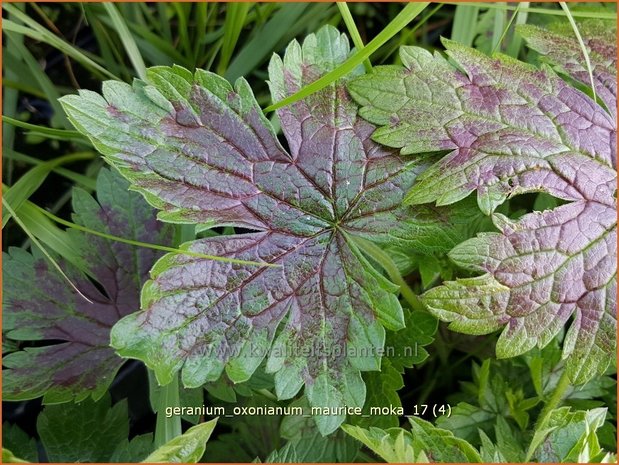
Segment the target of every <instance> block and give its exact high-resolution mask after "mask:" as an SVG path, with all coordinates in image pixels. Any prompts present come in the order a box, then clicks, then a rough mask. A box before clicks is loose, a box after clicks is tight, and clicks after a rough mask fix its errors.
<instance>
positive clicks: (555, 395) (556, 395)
mask: <svg viewBox="0 0 619 465" xmlns="http://www.w3.org/2000/svg"><path fill="white" fill-rule="evenodd" d="M569 387H570V378H569V376H568V374H567V370H565V369H564V370H563V373H561V377H560V378H559V381H558V382H557V385H556V386H555V389H554V391H553V392H552V395H551V396H550V399H548V402H546V405H544V408H543V409H542V411H541V413H540V415H539V419H538V422H537V426H540V425H541V424H542V423H543V422H544V421H545V420H546V417H547V416H548V415H549V414H550V412H551V411H552V410H554V409H555V408H557V406H558V405H559V403H560V402H561V400H563V396H564V395H565V391H566V390H567V389H568V388H569Z"/></svg>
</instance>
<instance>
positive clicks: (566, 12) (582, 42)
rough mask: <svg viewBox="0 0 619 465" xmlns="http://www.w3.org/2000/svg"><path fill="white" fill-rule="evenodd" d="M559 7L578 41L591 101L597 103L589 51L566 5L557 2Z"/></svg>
mask: <svg viewBox="0 0 619 465" xmlns="http://www.w3.org/2000/svg"><path fill="white" fill-rule="evenodd" d="M559 5H561V8H563V11H565V15H566V16H567V19H568V21H569V22H570V25H571V26H572V29H573V30H574V35H576V39H577V40H578V45H580V49H581V50H582V54H583V55H584V57H585V63H586V64H587V72H588V73H589V80H590V82H591V91H592V92H593V100H595V101H596V102H597V101H598V99H597V95H596V93H595V81H594V80H593V68H592V66H591V60H590V59H589V51H588V50H587V46H586V45H585V42H584V41H583V40H582V36H581V35H580V31H579V30H578V25H577V24H576V21H574V17H573V16H572V12H571V11H570V9H569V8H568V6H567V3H565V2H559Z"/></svg>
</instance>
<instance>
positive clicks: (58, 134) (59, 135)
mask: <svg viewBox="0 0 619 465" xmlns="http://www.w3.org/2000/svg"><path fill="white" fill-rule="evenodd" d="M2 122H3V123H7V124H10V125H11V126H15V127H18V128H22V129H28V130H29V131H30V132H32V133H34V134H38V135H41V136H46V137H50V138H54V139H59V140H73V139H79V140H82V141H84V142H87V141H86V139H85V138H84V136H82V134H80V133H79V132H77V131H73V130H69V129H54V128H50V127H47V126H39V125H37V124H30V123H26V122H25V121H20V120H18V119H15V118H11V117H10V116H2Z"/></svg>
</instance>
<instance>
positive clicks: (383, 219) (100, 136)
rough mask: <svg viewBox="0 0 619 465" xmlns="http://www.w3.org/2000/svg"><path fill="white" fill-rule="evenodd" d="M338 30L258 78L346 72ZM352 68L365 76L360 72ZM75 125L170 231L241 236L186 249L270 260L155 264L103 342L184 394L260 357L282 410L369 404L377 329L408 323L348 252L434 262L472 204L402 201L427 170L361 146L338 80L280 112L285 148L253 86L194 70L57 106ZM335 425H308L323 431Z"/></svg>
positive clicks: (283, 91) (167, 72) (240, 376)
mask: <svg viewBox="0 0 619 465" xmlns="http://www.w3.org/2000/svg"><path fill="white" fill-rule="evenodd" d="M348 54H349V46H348V42H347V40H346V38H345V36H342V35H340V34H339V33H338V32H337V31H336V30H335V29H334V28H331V27H326V28H323V29H321V30H320V31H319V32H318V33H317V34H316V35H310V36H308V37H307V38H306V39H305V41H304V43H303V45H300V44H299V43H297V42H296V41H293V42H292V43H291V44H290V45H289V47H288V48H287V51H286V54H285V56H284V57H283V59H282V58H280V57H279V56H276V55H275V56H273V58H272V60H271V63H270V66H269V78H270V88H271V92H272V96H273V100H274V101H279V100H281V99H282V98H285V97H286V96H289V95H292V94H293V93H295V92H296V91H297V90H298V89H300V88H301V87H303V86H305V85H306V84H308V83H310V82H313V81H315V80H316V79H318V78H319V77H320V76H322V75H324V74H325V73H327V72H329V71H330V70H332V69H334V68H335V67H336V66H337V65H338V64H340V63H342V62H343V61H344V60H345V59H346V57H347V56H348ZM357 74H358V72H357ZM62 104H63V106H64V108H65V110H66V112H67V114H68V115H69V118H70V119H71V121H72V122H73V123H74V125H75V126H76V127H77V128H78V129H79V130H80V131H81V132H83V133H84V134H86V135H87V136H88V137H89V138H90V139H91V140H92V141H93V143H94V144H95V146H96V147H97V148H98V149H99V150H100V151H101V152H102V153H103V154H104V156H105V157H106V158H107V160H108V161H109V162H110V163H112V164H113V165H115V166H116V167H118V169H119V170H120V171H121V172H122V173H123V174H124V175H125V176H126V177H127V178H128V179H129V180H130V181H131V184H132V188H133V189H137V190H139V191H140V192H142V193H143V194H144V196H145V197H146V199H147V200H148V201H149V202H150V203H151V204H153V205H154V206H156V207H158V208H159V209H160V210H161V212H160V213H159V217H160V218H161V219H163V220H167V221H173V222H186V223H207V224H210V225H232V226H235V227H243V228H249V229H252V230H254V231H255V232H252V233H247V234H237V235H232V236H222V237H215V238H208V239H201V240H197V241H194V242H191V243H189V244H187V247H188V248H189V249H190V250H193V251H198V252H201V253H209V254H213V255H219V256H226V257H234V258H240V259H247V260H252V261H263V262H266V263H269V264H275V265H279V266H278V267H269V268H267V267H256V266H243V265H237V264H230V263H222V262H214V261H209V260H204V259H196V258H194V257H188V256H181V255H166V256H165V257H163V258H162V259H161V260H160V261H159V262H158V263H157V264H156V265H155V267H154V268H153V270H152V272H151V280H150V281H149V282H148V283H147V284H146V285H145V287H144V289H143V293H142V309H143V311H142V312H140V313H137V314H135V315H131V316H129V317H126V318H124V319H123V320H121V321H120V322H119V323H118V324H117V325H116V326H115V327H114V330H113V331H112V345H113V346H114V347H115V348H116V349H117V350H118V352H119V353H120V354H121V355H123V356H125V357H132V358H137V359H140V360H143V361H144V362H145V363H146V364H147V365H148V366H149V367H151V368H152V369H153V370H154V371H155V373H156V376H157V378H158V380H159V382H160V383H167V382H168V381H170V380H171V377H172V376H173V375H174V373H176V372H177V371H179V370H182V381H183V383H184V384H185V386H188V387H194V386H200V385H202V384H203V383H205V382H210V381H214V380H217V379H218V378H219V377H220V375H221V374H222V372H223V371H224V370H225V371H226V373H227V375H228V377H229V378H230V379H231V380H232V381H234V382H237V383H238V382H243V381H245V380H247V379H248V378H249V377H250V376H251V375H252V373H253V372H254V370H255V369H256V368H257V367H258V365H259V364H260V363H262V361H263V360H264V359H266V369H267V371H269V372H271V373H274V374H275V390H276V393H277V395H278V397H279V398H280V399H289V398H292V397H293V396H295V395H296V394H297V392H298V391H299V390H300V389H301V388H302V387H303V386H304V385H305V392H306V394H307V397H308V399H309V402H310V404H311V405H313V406H318V407H340V406H343V405H348V406H363V403H364V399H365V386H364V383H363V380H362V378H361V374H360V372H361V371H367V370H377V369H379V368H380V360H381V359H380V355H379V349H382V347H383V345H384V340H385V329H384V328H388V329H392V330H396V329H399V328H401V327H402V326H403V317H402V309H401V307H400V304H399V302H398V299H397V297H396V292H397V287H396V286H394V285H393V284H392V283H391V282H389V281H388V280H387V279H385V278H384V277H383V275H382V274H380V273H379V272H377V271H376V270H374V269H373V268H372V266H371V265H370V263H369V262H368V261H367V260H366V258H365V257H364V255H363V254H362V253H361V252H360V250H359V249H358V248H357V246H356V245H355V242H354V241H353V240H351V237H352V236H354V235H358V236H362V237H366V238H367V239H370V240H373V241H375V242H376V243H378V244H381V245H387V244H402V245H405V246H407V247H416V248H417V249H418V250H419V251H420V253H434V252H445V251H446V250H448V249H449V248H450V247H451V246H453V245H454V244H455V243H456V242H457V238H458V232H457V229H458V227H459V224H462V223H464V224H465V223H466V222H467V221H468V220H469V217H470V215H471V214H473V215H474V214H475V212H474V211H473V210H471V209H468V210H458V209H444V208H443V209H441V208H436V207H433V206H418V207H409V206H402V198H403V196H404V194H405V193H406V192H407V191H408V190H409V189H410V188H411V186H412V184H413V181H414V180H415V178H416V176H417V174H418V173H419V172H420V171H421V170H423V169H424V168H425V167H426V166H427V164H424V163H423V162H421V161H416V160H410V159H408V158H406V157H402V156H401V155H399V154H398V153H397V152H396V151H393V150H389V149H385V148H383V147H381V146H380V145H378V144H376V143H374V142H372V141H371V140H370V135H371V134H372V132H373V131H374V126H372V125H371V124H369V123H367V122H366V121H364V120H363V119H361V118H359V117H358V115H357V106H356V105H355V104H354V103H353V102H352V100H351V99H350V97H349V95H348V93H347V90H346V87H345V81H339V82H337V83H334V84H331V85H330V86H328V87H327V88H325V89H323V90H322V91H320V92H317V93H315V94H312V95H311V96H309V97H308V98H306V99H304V100H302V101H299V102H296V103H294V104H292V105H290V106H288V107H285V108H282V109H280V110H278V116H279V118H280V121H281V126H282V129H283V132H284V135H285V136H286V139H287V141H288V144H289V147H290V153H287V151H285V150H284V149H283V148H282V146H281V145H280V143H279V142H278V139H277V137H276V135H275V133H274V130H273V128H272V127H271V124H270V123H269V122H268V120H267V119H266V118H265V117H264V116H263V115H262V112H261V110H260V108H259V106H258V105H257V103H256V101H255V99H254V97H253V94H252V92H251V90H250V88H249V85H248V84H247V82H246V81H245V80H244V79H239V80H238V81H237V82H236V84H235V86H234V87H232V86H231V85H230V84H229V83H228V82H227V81H225V80H224V79H223V78H221V77H219V76H217V75H215V74H212V73H209V72H206V71H202V70H197V71H196V72H195V73H190V72H189V71H187V70H185V69H183V68H180V67H172V68H164V67H156V68H151V69H150V70H149V71H148V76H147V81H146V82H142V81H136V82H135V83H134V85H133V86H129V85H127V84H123V83H119V82H106V83H104V85H103V96H100V95H98V94H96V93H93V92H89V91H81V92H80V95H78V96H67V97H63V99H62ZM343 420H344V416H343V415H331V416H329V415H325V416H324V417H318V419H317V421H318V426H319V428H320V431H321V432H322V433H323V434H326V433H329V432H332V431H334V430H335V429H336V428H337V427H338V426H339V424H340V423H341V422H342V421H343Z"/></svg>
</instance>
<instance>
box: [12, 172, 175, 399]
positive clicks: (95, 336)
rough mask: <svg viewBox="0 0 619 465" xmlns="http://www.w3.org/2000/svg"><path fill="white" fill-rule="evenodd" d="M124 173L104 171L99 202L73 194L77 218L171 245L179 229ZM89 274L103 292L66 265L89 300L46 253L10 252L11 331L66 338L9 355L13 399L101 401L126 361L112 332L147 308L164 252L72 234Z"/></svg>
mask: <svg viewBox="0 0 619 465" xmlns="http://www.w3.org/2000/svg"><path fill="white" fill-rule="evenodd" d="M127 187H128V183H127V182H126V181H125V180H124V179H123V178H122V177H120V176H119V175H118V174H117V173H113V172H111V171H109V170H107V169H105V170H102V171H101V172H100V174H99V177H98V179H97V199H98V201H95V200H94V199H93V198H92V197H91V196H90V195H88V194H87V193H86V192H85V191H83V190H81V189H77V188H76V189H75V190H74V192H73V207H74V212H75V213H74V221H75V222H77V223H79V224H81V225H83V226H86V227H89V228H91V229H95V230H98V231H103V232H107V233H109V234H114V235H119V236H124V237H131V238H135V239H138V240H142V241H145V242H155V243H159V244H160V243H166V242H170V241H171V239H172V230H171V228H170V227H169V226H168V225H163V224H161V223H159V222H157V221H156V220H155V219H154V212H153V210H152V209H151V208H150V206H149V205H147V204H146V202H144V200H143V199H142V198H141V197H140V196H139V195H137V194H135V193H131V192H128V191H127ZM70 234H72V237H73V240H74V243H75V244H77V245H78V247H79V250H78V251H77V252H78V254H79V255H80V257H82V258H83V261H84V263H86V264H87V267H88V271H89V274H90V275H91V276H92V277H93V278H95V279H96V280H97V281H98V283H99V284H100V285H101V286H102V288H103V292H104V293H102V291H100V290H98V289H97V288H96V287H95V286H94V285H93V283H92V282H91V281H90V280H89V279H88V278H87V277H85V276H84V275H83V274H82V273H80V272H79V271H78V270H77V269H76V268H75V267H73V266H71V265H69V264H68V263H66V262H64V269H65V270H66V273H67V274H68V275H69V276H70V277H71V278H72V281H73V282H75V283H77V286H78V287H79V289H80V291H81V292H82V293H84V294H85V295H86V296H87V297H88V298H89V299H90V300H91V301H92V302H88V301H86V300H85V299H84V298H83V297H81V296H80V295H79V294H78V293H77V292H75V291H74V290H73V289H71V288H70V287H69V286H68V285H67V284H66V283H65V282H64V280H63V279H62V277H61V276H60V275H59V273H58V272H57V271H56V270H54V269H53V268H52V267H51V266H50V265H49V264H48V262H47V261H46V260H45V259H44V258H43V257H41V256H40V254H35V255H34V256H33V255H31V254H29V253H28V252H26V251H24V250H21V249H17V248H13V249H11V250H10V251H9V253H8V254H3V270H4V273H5V276H7V279H6V280H5V281H4V293H3V310H4V311H3V330H4V331H6V337H8V338H9V339H13V340H18V341H45V340H62V341H65V342H62V343H59V344H52V345H46V346H43V347H27V348H25V349H24V350H22V351H18V352H13V353H11V354H9V355H7V356H5V357H4V359H3V365H4V366H5V367H6V370H5V371H4V372H3V376H4V379H3V389H4V399H5V400H22V399H33V398H35V397H39V396H44V402H48V403H57V402H67V401H69V400H77V401H79V400H83V399H85V398H87V397H89V396H92V397H93V398H94V399H98V398H100V397H101V396H102V395H103V394H104V393H105V391H106V390H107V388H108V387H109V385H110V383H111V382H112V380H113V379H114V375H115V374H116V372H117V371H118V369H119V368H120V366H121V365H122V363H123V360H122V359H121V358H120V357H118V356H117V355H116V354H114V351H113V349H112V348H110V347H109V337H110V329H111V327H112V325H113V324H114V323H116V321H118V319H119V318H121V317H123V316H125V315H128V314H129V313H132V312H134V311H136V310H138V309H139V296H140V294H139V291H140V288H141V286H142V283H143V282H144V281H145V278H146V274H147V273H148V270H149V269H150V267H151V266H152V265H153V264H154V263H155V259H156V258H157V254H158V252H156V251H153V250H151V249H138V248H136V247H132V246H128V245H126V244H121V243H117V242H112V241H108V240H106V239H102V238H99V237H96V236H92V235H86V234H84V233H81V232H76V231H71V232H70Z"/></svg>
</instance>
